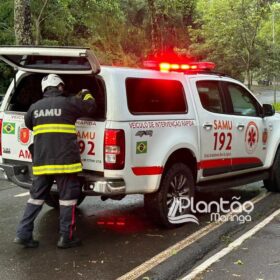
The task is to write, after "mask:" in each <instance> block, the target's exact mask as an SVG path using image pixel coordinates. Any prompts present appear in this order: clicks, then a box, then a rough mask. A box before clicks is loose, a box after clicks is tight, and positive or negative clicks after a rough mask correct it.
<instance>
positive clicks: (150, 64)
mask: <svg viewBox="0 0 280 280" xmlns="http://www.w3.org/2000/svg"><path fill="white" fill-rule="evenodd" d="M144 67H146V68H149V69H154V70H160V71H161V72H170V71H175V72H192V71H193V72H199V71H211V70H213V69H215V67H216V65H215V63H213V62H208V61H203V62H189V63H181V62H180V63H171V62H158V61H153V60H147V61H145V62H144Z"/></svg>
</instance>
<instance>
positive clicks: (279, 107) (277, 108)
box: [273, 102, 280, 112]
mask: <svg viewBox="0 0 280 280" xmlns="http://www.w3.org/2000/svg"><path fill="white" fill-rule="evenodd" d="M273 106H274V108H275V111H276V112H280V102H277V103H274V104H273Z"/></svg>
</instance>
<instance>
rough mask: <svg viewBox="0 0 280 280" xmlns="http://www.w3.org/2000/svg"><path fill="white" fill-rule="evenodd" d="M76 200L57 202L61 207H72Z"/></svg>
mask: <svg viewBox="0 0 280 280" xmlns="http://www.w3.org/2000/svg"><path fill="white" fill-rule="evenodd" d="M77 201H78V200H77V199H72V200H59V205H62V206H73V205H76V204H77Z"/></svg>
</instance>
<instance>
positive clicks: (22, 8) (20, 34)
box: [14, 0, 32, 45]
mask: <svg viewBox="0 0 280 280" xmlns="http://www.w3.org/2000/svg"><path fill="white" fill-rule="evenodd" d="M14 26H15V39H16V44H19V45H31V44H32V32H31V10H30V0H15V1H14Z"/></svg>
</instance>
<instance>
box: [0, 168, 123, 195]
mask: <svg viewBox="0 0 280 280" xmlns="http://www.w3.org/2000/svg"><path fill="white" fill-rule="evenodd" d="M0 168H1V169H3V170H4V172H5V174H6V176H7V177H8V179H9V180H10V181H12V182H13V183H15V184H16V185H18V186H20V187H22V188H24V189H30V187H31V185H32V179H31V177H30V174H29V173H30V171H29V168H28V166H27V165H14V164H5V163H1V164H0ZM79 177H81V178H82V179H83V180H84V186H83V189H82V192H83V193H84V194H85V195H107V196H113V195H119V194H125V193H126V187H125V182H124V180H123V179H118V178H117V179H115V178H114V179H110V178H104V177H100V176H96V175H91V174H89V173H81V174H79ZM52 191H57V189H56V188H52Z"/></svg>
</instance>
